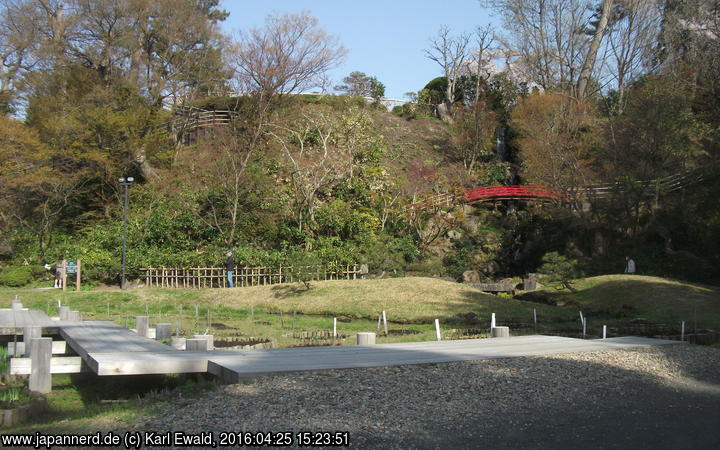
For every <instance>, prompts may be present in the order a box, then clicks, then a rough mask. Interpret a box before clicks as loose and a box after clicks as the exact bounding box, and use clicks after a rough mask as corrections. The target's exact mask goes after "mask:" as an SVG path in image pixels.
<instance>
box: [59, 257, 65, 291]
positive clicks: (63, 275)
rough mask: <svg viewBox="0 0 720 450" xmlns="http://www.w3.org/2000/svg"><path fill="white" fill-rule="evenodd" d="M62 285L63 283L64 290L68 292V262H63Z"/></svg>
mask: <svg viewBox="0 0 720 450" xmlns="http://www.w3.org/2000/svg"><path fill="white" fill-rule="evenodd" d="M60 283H62V290H63V291H64V290H66V287H67V261H66V260H64V259H63V260H62V270H61V271H60Z"/></svg>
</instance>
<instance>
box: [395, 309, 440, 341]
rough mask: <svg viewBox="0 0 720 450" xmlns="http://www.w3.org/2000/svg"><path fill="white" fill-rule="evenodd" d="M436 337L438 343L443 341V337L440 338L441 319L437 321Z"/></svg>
mask: <svg viewBox="0 0 720 450" xmlns="http://www.w3.org/2000/svg"><path fill="white" fill-rule="evenodd" d="M383 312H384V311H383ZM435 336H436V337H437V340H438V341H439V340H440V339H441V337H440V319H435Z"/></svg>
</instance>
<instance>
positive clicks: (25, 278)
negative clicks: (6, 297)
mask: <svg viewBox="0 0 720 450" xmlns="http://www.w3.org/2000/svg"><path fill="white" fill-rule="evenodd" d="M32 280H33V268H32V267H31V266H10V267H5V268H3V269H2V272H0V285H2V286H9V287H22V286H26V285H28V284H30V282H31V281H32Z"/></svg>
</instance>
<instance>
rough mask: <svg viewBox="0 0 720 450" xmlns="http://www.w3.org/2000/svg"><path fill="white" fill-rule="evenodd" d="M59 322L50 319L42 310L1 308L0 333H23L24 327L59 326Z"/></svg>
mask: <svg viewBox="0 0 720 450" xmlns="http://www.w3.org/2000/svg"><path fill="white" fill-rule="evenodd" d="M57 324H58V322H57V321H55V320H52V319H50V318H49V317H48V316H46V315H45V313H43V312H42V311H34V310H20V311H13V310H11V309H0V334H1V335H13V334H22V330H23V328H24V327H31V326H35V327H44V328H54V327H57Z"/></svg>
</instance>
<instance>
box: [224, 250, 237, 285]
mask: <svg viewBox="0 0 720 450" xmlns="http://www.w3.org/2000/svg"><path fill="white" fill-rule="evenodd" d="M232 255H233V252H232V251H231V250H228V251H227V259H226V260H225V271H226V272H227V281H228V287H229V288H231V287H235V284H234V283H233V275H234V274H235V260H233V256H232Z"/></svg>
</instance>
